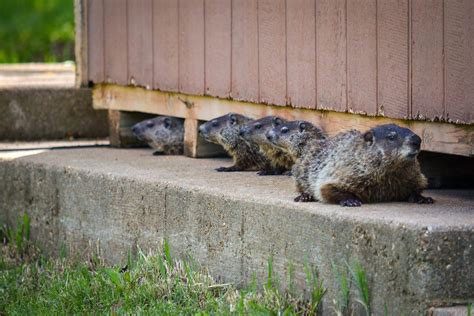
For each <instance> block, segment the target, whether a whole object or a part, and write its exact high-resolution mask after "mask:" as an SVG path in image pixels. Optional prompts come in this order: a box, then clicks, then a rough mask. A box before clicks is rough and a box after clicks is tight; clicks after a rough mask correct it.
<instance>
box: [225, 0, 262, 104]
mask: <svg viewBox="0 0 474 316" xmlns="http://www.w3.org/2000/svg"><path fill="white" fill-rule="evenodd" d="M257 2H258V1H257V0H233V1H232V71H231V72H232V74H231V82H232V97H233V98H234V99H237V100H247V101H252V102H258V95H259V85H258V14H257V8H258V3H257Z"/></svg>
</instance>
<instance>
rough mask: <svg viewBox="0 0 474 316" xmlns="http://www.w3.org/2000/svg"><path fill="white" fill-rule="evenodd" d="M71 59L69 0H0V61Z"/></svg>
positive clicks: (72, 23)
mask: <svg viewBox="0 0 474 316" xmlns="http://www.w3.org/2000/svg"><path fill="white" fill-rule="evenodd" d="M66 60H74V3H73V0H0V63H19V62H60V61H66Z"/></svg>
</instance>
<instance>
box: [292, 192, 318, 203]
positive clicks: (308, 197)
mask: <svg viewBox="0 0 474 316" xmlns="http://www.w3.org/2000/svg"><path fill="white" fill-rule="evenodd" d="M294 201H295V202H316V199H315V198H314V197H313V196H312V195H311V194H308V193H301V194H300V195H298V196H297V197H295V200H294Z"/></svg>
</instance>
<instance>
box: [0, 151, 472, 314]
mask: <svg viewBox="0 0 474 316" xmlns="http://www.w3.org/2000/svg"><path fill="white" fill-rule="evenodd" d="M228 164H230V161H229V160H227V159H190V158H185V157H180V156H162V157H157V156H152V155H151V151H150V150H146V149H133V150H123V149H122V150H120V149H111V148H88V149H65V150H61V151H51V152H46V153H41V154H38V155H32V156H28V157H23V158H19V159H16V160H12V161H4V162H0V176H1V177H2V179H4V180H3V181H2V182H1V184H0V220H4V221H8V222H15V220H16V219H17V218H18V215H19V214H21V213H22V212H24V211H27V212H28V213H29V214H30V216H31V217H32V234H33V236H34V238H35V239H36V240H37V242H38V243H39V244H40V245H41V246H42V247H43V248H44V249H45V250H46V251H48V252H50V253H52V254H55V253H57V252H58V251H59V249H60V248H61V246H63V245H66V246H67V247H68V249H69V250H70V252H71V253H76V254H80V253H81V251H83V249H84V248H86V247H87V245H88V244H89V242H91V241H92V242H96V241H98V242H99V243H100V245H101V247H102V249H103V254H104V256H105V258H106V259H107V260H109V261H112V262H120V261H122V260H123V259H124V258H125V256H126V253H127V252H128V251H129V250H130V249H132V251H134V250H136V246H137V245H139V246H140V247H141V248H142V249H156V248H157V247H159V244H160V241H161V240H162V238H165V237H166V238H168V240H169V241H170V244H171V246H172V250H173V251H174V253H175V255H184V254H192V255H193V256H194V258H196V259H197V260H198V261H199V262H201V263H203V264H205V265H206V266H208V267H209V269H210V271H211V273H212V274H213V275H214V276H215V277H217V278H220V279H222V280H226V281H233V282H240V281H244V282H245V281H248V280H249V279H251V277H252V274H253V273H256V274H257V277H259V278H261V279H264V278H265V275H266V263H267V259H268V258H269V257H270V256H273V258H274V260H273V261H274V268H275V271H276V272H277V273H278V274H279V275H280V276H281V279H282V280H285V279H286V271H287V268H288V264H289V262H291V263H292V264H293V265H294V266H295V269H296V271H297V273H296V282H297V284H298V285H299V286H300V287H303V285H304V272H303V268H302V267H303V265H304V262H305V260H306V259H305V258H308V260H309V261H311V262H314V263H316V264H317V265H318V266H319V269H320V272H321V277H322V278H323V280H324V284H325V286H327V287H328V294H327V297H326V300H325V303H324V306H323V310H324V314H332V312H333V310H332V309H331V307H330V306H331V304H332V300H333V298H335V297H336V295H337V286H336V282H335V278H334V275H333V270H332V266H331V262H335V263H336V264H338V265H340V266H342V267H343V266H344V265H345V262H349V263H351V262H354V261H355V260H357V261H359V262H361V263H362V265H363V266H364V267H365V269H366V272H367V275H368V279H369V284H370V289H371V292H372V295H371V297H372V305H373V309H374V312H375V314H378V313H379V312H380V313H382V311H383V309H384V305H385V304H386V305H387V307H388V310H389V311H392V312H396V314H400V313H403V314H419V313H425V312H426V311H427V310H428V308H429V307H431V306H445V305H450V304H455V303H457V304H463V303H466V302H468V301H469V300H472V299H473V298H474V249H473V245H474V191H472V190H464V191H428V192H426V195H430V196H432V197H433V198H434V199H435V200H436V203H435V204H434V205H413V204H408V203H382V204H372V205H364V206H363V207H361V208H357V209H347V208H341V207H339V206H337V205H324V204H320V203H303V204H298V203H295V202H293V201H292V200H293V197H294V196H295V192H294V187H293V183H292V180H291V179H290V178H289V177H286V176H267V177H261V176H257V175H256V174H255V173H252V172H238V173H217V172H215V171H214V168H216V167H219V166H221V165H228Z"/></svg>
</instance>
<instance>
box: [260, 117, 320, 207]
mask: <svg viewBox="0 0 474 316" xmlns="http://www.w3.org/2000/svg"><path fill="white" fill-rule="evenodd" d="M266 136H267V139H268V140H269V141H270V142H271V143H272V144H273V145H274V146H276V147H278V148H280V149H281V150H282V151H284V152H286V153H287V154H288V155H289V156H290V157H291V159H292V160H293V161H294V162H295V163H294V165H293V167H292V169H291V174H292V176H293V178H294V179H295V183H296V189H297V191H298V192H299V193H300V195H299V196H298V197H296V198H295V201H296V202H309V201H314V198H313V196H312V195H311V193H310V191H309V187H308V181H307V172H305V171H306V170H308V165H309V164H310V159H306V158H307V157H312V156H314V155H315V154H316V153H317V152H318V151H319V150H320V149H321V148H322V147H323V146H324V144H325V142H326V139H327V135H326V133H325V132H324V131H323V130H321V129H320V128H318V127H316V126H314V125H313V124H311V123H310V122H306V121H291V122H287V123H283V124H281V125H279V126H276V127H274V128H272V129H271V130H269V131H268V132H267V133H266Z"/></svg>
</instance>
